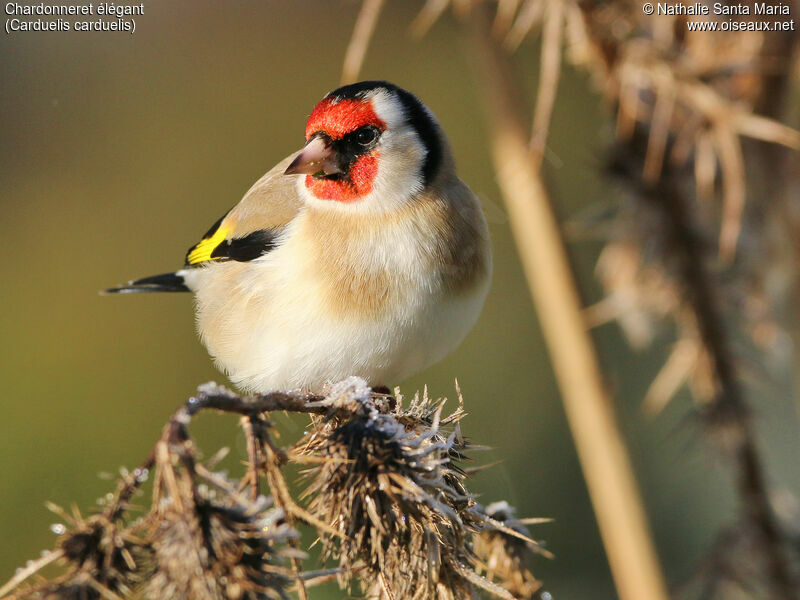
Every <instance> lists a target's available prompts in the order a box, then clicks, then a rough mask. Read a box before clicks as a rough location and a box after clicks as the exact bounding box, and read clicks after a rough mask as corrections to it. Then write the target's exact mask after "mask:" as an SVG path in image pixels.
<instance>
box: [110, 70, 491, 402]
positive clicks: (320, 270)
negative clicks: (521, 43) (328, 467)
mask: <svg viewBox="0 0 800 600" xmlns="http://www.w3.org/2000/svg"><path fill="white" fill-rule="evenodd" d="M490 275H491V253H490V244H489V234H488V229H487V226H486V220H485V219H484V216H483V212H482V211H481V207H480V203H479V201H478V199H477V198H476V197H475V195H474V194H473V193H472V192H471V191H470V189H469V188H468V187H467V186H466V184H464V182H462V181H461V180H460V179H459V178H458V176H457V175H456V171H455V164H454V161H453V157H452V154H451V152H450V148H449V146H448V142H447V140H446V138H445V136H444V133H443V132H442V129H441V127H440V126H439V124H438V122H437V121H436V118H435V117H434V116H433V114H432V113H431V112H430V110H428V108H427V107H426V106H424V105H423V104H422V103H421V102H420V101H419V99H417V98H416V97H415V96H414V95H412V94H411V93H409V92H407V91H405V90H403V89H400V88H398V87H397V86H395V85H392V84H390V83H387V82H384V81H365V82H361V83H356V84H353V85H347V86H344V87H341V88H339V89H337V90H334V91H333V92H331V93H329V94H328V95H327V96H325V97H324V98H323V99H322V100H321V101H320V102H319V103H318V104H317V105H316V106H315V107H314V110H313V111H312V113H311V116H310V117H309V119H308V122H307V124H306V145H305V147H304V148H303V149H302V150H300V151H299V152H298V153H295V154H292V155H291V156H289V157H288V158H286V159H285V160H283V161H282V162H280V163H278V164H277V165H276V166H275V167H274V168H273V169H272V170H270V171H269V172H268V173H267V174H266V175H264V176H263V177H262V178H261V179H259V180H258V181H257V182H256V183H255V185H253V187H252V188H251V189H250V190H249V191H248V192H247V193H246V194H245V195H244V198H242V200H241V202H239V204H237V205H236V206H235V207H234V208H233V209H231V210H230V211H229V212H228V213H227V214H226V215H225V216H224V217H222V218H221V219H220V220H219V221H217V222H216V223H215V224H214V226H213V227H211V229H210V230H209V231H208V233H206V234H205V236H203V238H202V240H201V241H200V242H198V243H197V244H195V245H194V246H192V248H191V249H190V250H189V252H188V254H187V255H186V264H185V266H184V268H183V269H181V270H179V271H176V272H174V273H166V274H163V275H156V276H153V277H145V278H144V279H139V280H136V281H131V282H130V283H128V284H127V285H125V286H122V287H118V288H114V289H111V290H108V291H109V292H112V293H130V292H177V291H191V292H193V293H194V295H195V299H196V312H197V328H198V330H199V333H200V337H201V339H202V341H203V343H204V344H205V346H206V347H207V348H208V351H209V352H210V353H211V355H212V356H213V357H214V359H215V361H216V363H217V365H218V366H219V367H220V368H222V369H223V370H224V371H225V372H226V373H227V374H228V376H229V377H230V379H231V380H232V381H233V382H234V383H235V384H236V385H238V386H239V387H240V388H241V389H242V390H244V391H247V392H256V393H266V392H269V391H274V390H289V389H304V390H308V391H312V392H316V391H320V390H321V389H322V388H323V387H324V386H325V385H326V384H329V383H332V382H336V381H339V380H342V379H344V378H346V377H348V376H350V375H356V376H359V377H361V378H363V379H365V380H366V381H367V382H368V383H370V384H371V385H372V386H374V387H377V386H387V385H391V384H394V383H397V382H399V381H401V380H402V379H404V378H406V377H408V376H410V375H412V374H414V373H416V372H418V371H420V370H422V369H424V368H425V367H427V366H429V365H431V364H433V363H435V362H437V361H439V360H441V359H442V358H443V357H444V356H445V355H447V354H448V353H449V352H451V351H452V350H453V349H454V348H455V347H456V346H457V345H458V344H459V343H460V342H461V340H462V339H463V338H464V337H465V335H466V334H467V332H468V331H469V330H470V329H471V328H472V327H473V325H474V324H475V321H476V320H477V318H478V315H479V313H480V311H481V308H482V306H483V303H484V299H485V297H486V293H487V290H488V287H489V279H490Z"/></svg>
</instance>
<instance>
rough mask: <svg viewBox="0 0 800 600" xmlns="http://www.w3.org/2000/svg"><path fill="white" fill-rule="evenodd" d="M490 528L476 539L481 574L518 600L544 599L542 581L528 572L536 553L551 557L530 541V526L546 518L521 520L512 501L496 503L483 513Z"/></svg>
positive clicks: (476, 552) (476, 551) (484, 530)
mask: <svg viewBox="0 0 800 600" xmlns="http://www.w3.org/2000/svg"><path fill="white" fill-rule="evenodd" d="M481 512H482V513H483V514H484V515H485V516H486V525H485V527H483V528H482V530H481V531H480V533H478V535H476V536H475V544H474V552H475V556H476V557H477V559H478V561H479V565H480V568H479V572H481V573H482V574H484V575H485V576H486V578H487V579H489V580H491V581H494V582H495V583H497V584H498V585H500V586H501V587H503V589H505V590H508V591H509V592H510V593H511V594H512V595H513V596H514V597H515V598H519V599H534V598H540V597H541V596H540V595H541V592H543V591H544V590H543V589H542V582H541V581H539V580H538V579H536V577H534V575H533V573H531V572H530V570H529V569H528V565H529V564H530V561H531V557H532V556H533V555H534V554H539V555H543V556H547V557H550V556H551V555H550V553H549V552H548V551H547V550H545V549H544V548H542V547H541V546H540V545H539V544H538V543H536V542H534V541H533V540H532V539H531V538H530V532H529V531H528V528H527V527H526V525H532V524H536V523H541V522H543V521H546V519H545V520H543V519H523V520H519V519H517V518H516V516H515V512H516V511H515V510H514V508H513V507H512V506H510V505H509V504H508V502H504V501H503V502H494V503H492V504H490V505H489V506H487V507H486V508H485V509H483V510H482V511H481Z"/></svg>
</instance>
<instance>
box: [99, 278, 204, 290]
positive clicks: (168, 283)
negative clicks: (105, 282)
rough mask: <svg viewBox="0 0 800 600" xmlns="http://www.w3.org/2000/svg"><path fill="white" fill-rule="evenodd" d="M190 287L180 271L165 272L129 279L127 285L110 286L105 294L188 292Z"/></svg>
mask: <svg viewBox="0 0 800 600" xmlns="http://www.w3.org/2000/svg"><path fill="white" fill-rule="evenodd" d="M188 291H189V288H188V287H186V283H185V282H184V280H183V276H182V275H179V274H178V273H163V274H162V275H151V276H150V277H143V278H142V279H137V280H136V281H129V282H128V283H127V284H125V285H121V286H119V287H115V288H109V289H107V290H105V291H103V292H102V293H103V294H142V293H146V292H188Z"/></svg>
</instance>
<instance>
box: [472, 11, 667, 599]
mask: <svg viewBox="0 0 800 600" xmlns="http://www.w3.org/2000/svg"><path fill="white" fill-rule="evenodd" d="M472 21H473V25H474V27H473V32H474V35H473V39H474V42H475V43H476V45H477V46H478V54H479V55H480V57H481V61H482V67H483V68H482V71H481V76H482V81H481V88H483V89H485V90H488V94H489V96H488V104H489V110H490V114H491V128H490V132H491V136H492V153H493V157H494V162H495V169H496V171H497V175H498V180H499V185H500V188H501V192H502V194H503V196H504V199H505V202H506V205H507V207H508V211H509V216H510V222H511V226H512V231H513V234H514V237H515V240H516V243H517V247H518V249H519V253H520V257H521V260H522V263H523V268H524V269H525V274H526V277H527V280H528V285H529V287H530V291H531V294H532V296H533V299H534V302H535V304H536V307H537V310H538V312H539V315H540V323H541V326H542V329H543V332H544V336H545V339H546V342H547V344H548V348H549V350H550V355H551V358H552V362H553V367H554V369H555V372H556V376H557V378H558V382H559V386H560V389H561V392H562V397H563V401H564V406H565V410H566V413H567V417H568V420H569V424H570V427H571V429H572V432H573V435H574V438H575V444H576V446H577V450H578V455H579V457H580V460H581V464H582V467H583V470H584V473H585V477H586V480H587V483H588V487H589V493H590V496H591V499H592V503H593V505H594V509H595V513H596V515H597V519H598V523H599V526H600V532H601V534H602V537H603V542H604V544H605V547H606V552H607V554H608V557H609V562H610V564H611V570H612V573H613V575H614V579H615V582H616V585H617V589H618V592H619V595H620V598H621V599H622V600H642V599H644V598H647V599H648V600H665V599H666V598H667V593H666V589H665V585H664V581H663V577H662V574H661V570H660V567H659V564H658V560H657V558H656V552H655V549H654V547H653V544H652V541H651V537H650V532H649V528H648V525H647V521H646V517H645V512H644V509H643V506H642V502H641V499H640V496H639V492H638V490H637V488H636V484H635V479H634V476H633V472H632V468H631V465H630V459H629V457H628V454H627V450H626V448H625V445H624V443H623V440H622V437H621V435H620V433H619V431H618V429H617V426H616V424H615V422H614V415H613V413H612V410H611V403H610V399H609V397H608V394H607V392H606V390H605V387H604V386H603V380H602V374H601V372H600V369H599V366H598V363H597V357H596V356H595V352H594V348H593V346H592V342H591V339H590V337H589V334H588V333H587V328H586V327H585V323H584V320H583V314H582V307H581V303H580V300H579V297H578V293H577V289H576V285H575V281H574V279H573V275H572V271H571V269H570V266H569V261H568V259H567V254H566V251H565V248H564V245H563V240H562V239H561V236H560V233H559V227H558V224H557V222H556V219H555V216H554V214H553V211H552V207H551V205H550V202H549V199H548V196H547V192H546V190H545V187H544V184H543V182H542V179H541V176H540V173H539V172H538V170H537V169H535V168H534V166H533V163H532V162H531V160H530V155H529V152H528V140H527V135H526V132H527V130H528V128H527V127H526V126H525V124H524V118H523V117H522V116H521V115H523V114H524V113H523V112H522V110H521V108H520V102H519V100H518V98H519V97H520V95H521V94H520V92H519V86H518V85H517V83H516V82H515V81H514V79H513V77H512V75H511V72H510V71H511V69H510V65H509V60H508V58H507V56H506V55H505V54H503V52H502V51H501V49H500V48H499V47H498V46H497V44H496V43H495V42H494V40H493V39H492V36H491V35H490V28H491V25H490V23H489V21H488V18H487V15H486V14H485V13H482V12H481V11H479V10H475V11H474V18H473V19H472Z"/></svg>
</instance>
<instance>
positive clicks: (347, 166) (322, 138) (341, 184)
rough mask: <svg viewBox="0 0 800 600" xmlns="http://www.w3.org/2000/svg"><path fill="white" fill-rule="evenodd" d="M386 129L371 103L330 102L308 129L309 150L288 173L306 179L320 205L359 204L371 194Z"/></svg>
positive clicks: (319, 108) (317, 111)
mask: <svg viewBox="0 0 800 600" xmlns="http://www.w3.org/2000/svg"><path fill="white" fill-rule="evenodd" d="M385 129H386V123H384V122H383V121H382V120H381V119H380V118H379V117H378V115H377V114H376V113H375V109H374V108H373V106H372V102H371V101H370V100H361V99H352V100H351V99H347V100H340V101H339V102H336V101H335V100H334V99H333V98H325V99H324V100H322V101H321V102H320V103H319V104H317V105H316V106H315V107H314V111H313V112H312V113H311V116H310V117H309V119H308V123H307V124H306V141H307V143H306V147H305V148H303V151H302V152H300V154H298V155H297V158H295V159H294V161H293V162H292V164H291V165H289V168H287V169H286V171H285V174H287V175H299V174H305V175H306V179H305V185H306V188H307V189H308V190H309V191H310V192H311V193H312V194H313V195H314V196H315V197H316V198H319V199H320V200H334V201H336V202H355V201H357V200H359V199H360V198H363V197H364V196H366V195H367V194H369V193H370V192H371V191H372V186H373V183H374V181H375V177H376V175H377V174H378V157H379V152H378V149H377V145H378V141H379V139H380V136H381V134H382V133H383V132H384V131H385Z"/></svg>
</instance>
